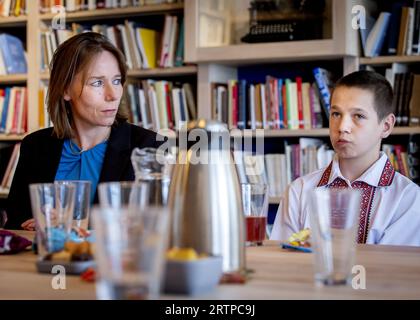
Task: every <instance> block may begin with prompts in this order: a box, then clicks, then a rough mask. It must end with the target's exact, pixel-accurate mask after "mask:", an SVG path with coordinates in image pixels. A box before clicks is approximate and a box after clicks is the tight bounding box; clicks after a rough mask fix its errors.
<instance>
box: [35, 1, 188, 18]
mask: <svg viewBox="0 0 420 320" xmlns="http://www.w3.org/2000/svg"><path fill="white" fill-rule="evenodd" d="M182 9H184V4H183V3H165V4H155V5H147V6H141V7H127V8H115V9H113V8H109V9H96V10H83V11H76V12H70V13H67V14H66V21H82V20H90V19H92V18H95V19H100V18H121V17H133V16H137V15H152V14H157V13H158V14H159V13H166V12H170V11H180V10H182ZM56 15H57V14H55V13H45V14H41V15H40V19H41V20H43V21H48V20H52V19H53V18H54V17H55V16H56Z"/></svg>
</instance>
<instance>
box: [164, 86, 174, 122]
mask: <svg viewBox="0 0 420 320" xmlns="http://www.w3.org/2000/svg"><path fill="white" fill-rule="evenodd" d="M165 95H166V109H167V112H168V124H169V128H170V129H172V128H173V127H174V120H173V118H172V100H171V96H172V95H171V88H169V83H167V82H166V83H165Z"/></svg>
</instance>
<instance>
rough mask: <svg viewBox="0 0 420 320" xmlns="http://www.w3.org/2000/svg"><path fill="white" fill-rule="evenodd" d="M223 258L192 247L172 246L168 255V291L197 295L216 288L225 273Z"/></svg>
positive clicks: (166, 283) (165, 286)
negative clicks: (202, 252)
mask: <svg viewBox="0 0 420 320" xmlns="http://www.w3.org/2000/svg"><path fill="white" fill-rule="evenodd" d="M222 267H223V258H222V257H221V256H209V255H207V254H199V253H197V252H196V251H195V250H194V249H192V248H172V249H170V250H169V251H168V252H167V255H166V272H165V282H164V290H165V292H166V293H175V294H188V295H195V294H200V293H205V292H208V291H211V290H212V289H214V288H215V287H216V286H217V285H218V284H219V281H220V278H221V276H222V274H223V269H222Z"/></svg>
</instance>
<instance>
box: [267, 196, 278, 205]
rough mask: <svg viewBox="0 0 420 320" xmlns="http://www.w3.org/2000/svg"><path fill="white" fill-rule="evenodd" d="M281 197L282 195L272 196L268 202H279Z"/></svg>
mask: <svg viewBox="0 0 420 320" xmlns="http://www.w3.org/2000/svg"><path fill="white" fill-rule="evenodd" d="M280 198H281V197H270V199H268V202H269V203H270V204H277V205H278V204H279V202H280Z"/></svg>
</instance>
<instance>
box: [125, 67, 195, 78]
mask: <svg viewBox="0 0 420 320" xmlns="http://www.w3.org/2000/svg"><path fill="white" fill-rule="evenodd" d="M194 74H197V66H183V67H175V68H155V69H137V70H128V72H127V76H129V77H135V78H149V77H177V76H187V75H194Z"/></svg>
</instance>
